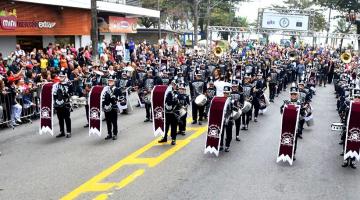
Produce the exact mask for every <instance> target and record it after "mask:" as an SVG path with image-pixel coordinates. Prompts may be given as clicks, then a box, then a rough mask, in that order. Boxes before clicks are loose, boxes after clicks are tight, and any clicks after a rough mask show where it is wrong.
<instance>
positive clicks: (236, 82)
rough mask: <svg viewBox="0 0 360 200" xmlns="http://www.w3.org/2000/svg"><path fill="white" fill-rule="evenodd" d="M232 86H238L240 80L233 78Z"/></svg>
mask: <svg viewBox="0 0 360 200" xmlns="http://www.w3.org/2000/svg"><path fill="white" fill-rule="evenodd" d="M231 84H232V86H238V85H239V81H238V80H232V81H231Z"/></svg>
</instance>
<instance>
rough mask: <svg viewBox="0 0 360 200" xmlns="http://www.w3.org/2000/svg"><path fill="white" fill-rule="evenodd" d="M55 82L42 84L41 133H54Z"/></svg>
mask: <svg viewBox="0 0 360 200" xmlns="http://www.w3.org/2000/svg"><path fill="white" fill-rule="evenodd" d="M54 85H55V84H54V83H46V84H44V85H43V86H42V90H41V96H40V130H39V134H40V135H42V134H46V133H49V134H51V135H54V131H53V125H54V123H53V113H54V104H53V101H54V98H53V97H54V96H53V87H54Z"/></svg>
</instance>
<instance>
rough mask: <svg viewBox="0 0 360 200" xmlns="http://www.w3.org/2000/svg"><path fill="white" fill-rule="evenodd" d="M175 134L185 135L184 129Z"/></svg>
mask: <svg viewBox="0 0 360 200" xmlns="http://www.w3.org/2000/svg"><path fill="white" fill-rule="evenodd" d="M177 134H178V135H186V134H185V131H179V132H178V133H177Z"/></svg>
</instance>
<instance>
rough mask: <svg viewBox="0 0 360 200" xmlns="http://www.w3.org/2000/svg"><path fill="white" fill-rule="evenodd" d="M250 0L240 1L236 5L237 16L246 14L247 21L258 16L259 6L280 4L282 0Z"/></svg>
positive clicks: (253, 19) (252, 20)
mask: <svg viewBox="0 0 360 200" xmlns="http://www.w3.org/2000/svg"><path fill="white" fill-rule="evenodd" d="M251 1H252V2H242V3H240V5H239V6H238V10H237V13H236V14H237V16H242V17H244V16H246V17H247V19H248V20H249V22H254V21H255V20H256V18H257V16H258V9H259V8H266V7H271V5H274V4H275V5H281V4H282V3H283V2H284V0H251Z"/></svg>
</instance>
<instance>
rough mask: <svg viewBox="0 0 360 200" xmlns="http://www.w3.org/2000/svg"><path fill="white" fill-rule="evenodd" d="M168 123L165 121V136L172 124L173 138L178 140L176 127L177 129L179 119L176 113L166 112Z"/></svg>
mask: <svg viewBox="0 0 360 200" xmlns="http://www.w3.org/2000/svg"><path fill="white" fill-rule="evenodd" d="M165 117H166V123H165V136H164V137H165V138H167V135H168V132H169V128H170V126H171V132H170V135H171V139H173V140H176V129H177V121H178V120H177V119H176V117H175V114H174V113H165Z"/></svg>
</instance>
